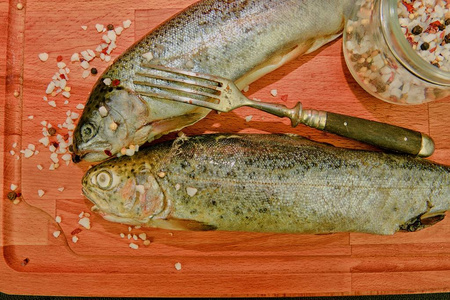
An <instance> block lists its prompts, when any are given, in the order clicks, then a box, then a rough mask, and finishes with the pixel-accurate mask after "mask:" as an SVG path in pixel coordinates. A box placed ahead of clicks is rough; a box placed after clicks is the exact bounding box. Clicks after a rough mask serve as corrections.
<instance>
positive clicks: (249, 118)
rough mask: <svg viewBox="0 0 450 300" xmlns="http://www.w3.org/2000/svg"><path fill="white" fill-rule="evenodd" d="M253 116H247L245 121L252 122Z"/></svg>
mask: <svg viewBox="0 0 450 300" xmlns="http://www.w3.org/2000/svg"><path fill="white" fill-rule="evenodd" d="M252 118H253V116H251V115H250V116H246V117H245V121H246V122H250V121H251V120H252Z"/></svg>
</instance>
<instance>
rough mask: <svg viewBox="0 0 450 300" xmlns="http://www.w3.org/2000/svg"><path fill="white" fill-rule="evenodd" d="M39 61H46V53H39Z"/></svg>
mask: <svg viewBox="0 0 450 300" xmlns="http://www.w3.org/2000/svg"><path fill="white" fill-rule="evenodd" d="M39 59H40V60H41V61H47V59H48V53H39Z"/></svg>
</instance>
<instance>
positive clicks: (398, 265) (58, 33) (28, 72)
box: [0, 0, 450, 297]
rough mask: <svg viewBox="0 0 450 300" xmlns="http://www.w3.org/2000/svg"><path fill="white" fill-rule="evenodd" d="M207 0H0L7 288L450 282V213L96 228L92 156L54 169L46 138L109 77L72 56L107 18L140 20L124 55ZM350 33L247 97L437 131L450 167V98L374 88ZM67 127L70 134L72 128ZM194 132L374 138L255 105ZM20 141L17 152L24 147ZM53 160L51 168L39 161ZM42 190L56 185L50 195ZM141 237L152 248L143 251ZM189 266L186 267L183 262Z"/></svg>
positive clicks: (250, 289)
mask: <svg viewBox="0 0 450 300" xmlns="http://www.w3.org/2000/svg"><path fill="white" fill-rule="evenodd" d="M193 2H194V0H166V1H161V0H146V1H134V0H132V1H119V0H110V1H97V0H96V1H81V0H72V1H62V0H52V1H42V0H39V1H38V0H28V1H25V0H24V1H21V3H22V4H23V8H22V9H18V8H17V6H16V5H17V3H18V2H17V1H16V0H15V1H9V2H8V1H5V0H3V1H0V57H1V59H0V78H1V80H0V90H1V93H2V97H0V99H1V106H0V133H1V135H2V136H1V139H0V144H1V149H2V151H1V153H0V155H1V156H0V164H1V166H0V172H1V177H2V179H3V180H2V181H1V190H2V193H3V200H2V201H1V204H0V224H1V227H0V228H1V229H0V254H1V263H0V274H1V276H0V291H1V292H4V293H15V294H34V295H72V296H151V297H161V296H209V297H211V296H300V295H356V294H358V295H359V294H392V293H420V292H442V291H450V221H449V219H447V220H444V221H443V222H441V223H439V224H437V225H436V226H434V227H431V228H429V229H426V230H423V231H420V232H416V233H408V234H406V233H398V234H395V235H394V236H373V235H367V234H356V233H355V234H353V233H352V234H348V233H342V234H331V235H287V234H258V233H234V232H172V231H166V230H156V229H143V228H129V227H128V226H125V225H120V224H113V223H109V222H107V221H105V220H103V219H102V218H101V217H99V216H98V215H95V214H91V215H90V216H89V219H90V221H91V225H92V227H91V229H90V230H87V229H84V228H82V227H80V226H79V225H78V220H79V215H80V213H83V212H89V211H90V206H91V205H90V204H89V202H88V201H87V200H86V199H84V198H83V196H82V195H81V192H80V187H81V184H80V179H81V176H82V175H83V173H84V172H85V171H86V169H87V168H88V164H86V163H84V164H81V165H74V164H72V163H71V164H69V165H68V166H66V165H65V164H61V166H60V167H59V168H58V169H57V170H54V171H50V170H49V166H50V163H51V161H50V152H49V150H48V148H45V147H44V146H42V145H41V144H39V142H38V140H39V139H40V138H41V137H42V132H41V130H42V125H41V124H40V123H41V121H44V120H45V121H48V122H50V123H52V124H53V125H55V126H56V124H58V123H62V122H64V120H65V119H66V112H67V111H68V110H71V111H74V112H78V113H81V111H80V110H77V109H76V105H77V104H79V103H84V102H85V101H86V99H87V95H88V93H89V91H90V90H91V88H92V86H93V84H94V82H95V80H96V76H89V77H88V78H86V79H83V78H82V77H81V74H82V69H81V68H80V67H79V66H78V65H71V64H70V57H71V55H72V54H73V53H74V52H80V51H83V50H86V49H95V47H96V46H97V45H98V44H99V43H100V42H101V34H99V33H97V31H96V29H95V24H97V23H100V24H104V25H107V24H109V23H112V24H114V25H116V26H118V25H120V24H122V21H125V20H127V19H130V20H131V21H132V25H131V27H130V28H128V29H126V30H124V32H123V33H122V34H121V35H120V37H119V38H118V41H117V45H118V48H117V49H116V50H115V51H114V52H113V54H112V56H113V58H114V57H117V55H119V54H120V53H121V52H122V51H124V50H126V48H127V47H129V46H130V45H131V44H132V43H133V42H134V41H136V40H137V39H139V38H140V37H141V36H142V35H144V34H145V33H146V32H148V31H149V30H150V29H152V28H153V27H155V26H156V25H158V24H159V23H161V22H162V21H163V20H165V19H167V18H168V17H170V16H171V15H173V14H174V13H176V12H178V11H180V10H181V9H183V8H185V7H186V6H188V5H189V4H191V3H193ZM81 26H87V29H86V30H83V29H82V27H81ZM341 43H342V42H341V40H337V41H335V42H333V43H331V44H329V45H327V46H326V47H324V48H322V49H320V50H319V51H316V52H314V53H313V54H311V55H307V56H303V57H300V58H298V59H296V60H294V61H293V62H291V63H289V64H287V65H286V66H284V67H282V68H281V69H279V70H277V71H276V72H274V73H272V74H270V75H268V76H266V77H264V78H262V79H261V80H259V81H258V82H257V83H254V84H252V85H251V87H250V90H249V92H248V93H247V94H248V95H249V96H250V97H254V98H259V99H262V100H265V101H272V102H279V103H285V104H286V105H288V106H293V105H294V104H295V103H296V101H298V100H301V101H302V102H303V105H304V107H307V108H314V109H323V110H328V111H332V112H337V113H343V114H349V115H354V116H359V117H364V118H367V119H371V120H377V121H382V122H387V123H391V124H395V125H400V126H404V127H408V128H412V129H415V130H419V131H422V132H425V133H428V134H430V135H431V136H432V137H433V138H434V140H435V142H436V148H437V149H436V153H435V154H434V155H433V156H432V157H431V158H430V159H431V160H433V161H436V162H439V163H447V164H450V133H449V132H450V130H449V129H448V124H449V122H450V114H449V113H448V112H449V111H450V99H449V98H447V99H444V100H441V101H438V102H434V103H430V104H426V105H419V106H394V105H390V104H387V103H384V102H382V101H380V100H377V99H375V98H373V97H371V96H369V95H368V94H367V93H365V92H364V91H363V90H362V89H361V88H360V87H359V86H358V84H357V83H356V82H355V81H354V80H353V78H352V77H351V75H350V73H349V72H348V70H347V69H346V67H345V62H344V60H343V57H342V50H341ZM41 52H47V53H49V55H50V56H49V59H48V61H47V62H41V61H40V60H39V58H38V54H39V53H41ZM59 55H61V56H62V58H63V61H64V62H66V63H68V64H69V67H70V69H71V73H70V81H69V85H70V86H71V88H72V90H71V97H70V98H69V99H68V100H69V103H67V104H64V101H65V99H64V98H63V97H62V96H61V95H59V96H57V97H54V98H52V99H51V100H54V101H55V103H56V107H55V108H53V107H51V106H50V105H49V104H48V103H47V102H45V101H44V100H43V96H45V89H46V87H47V84H48V83H49V82H50V80H51V77H52V76H53V74H54V72H55V71H57V68H56V59H57V57H58V56H59ZM92 65H93V66H95V67H96V68H97V69H98V70H99V73H101V72H102V71H103V70H104V69H105V68H106V66H107V63H105V62H102V61H100V60H99V59H96V60H94V62H93V63H92ZM97 76H98V75H97ZM273 89H276V90H277V91H278V95H277V96H276V97H274V96H272V95H271V93H270V91H271V90H273ZM15 92H16V93H15ZM3 95H4V97H3ZM16 96H17V97H16ZM286 96H287V97H288V98H287V100H286ZM282 99H284V100H285V101H283V100H282ZM49 100H50V99H49ZM58 130H59V131H58V132H59V133H62V134H64V130H63V129H58ZM184 132H185V133H186V134H189V135H193V134H202V133H210V132H258V133H279V132H289V133H296V134H300V135H303V136H307V137H310V138H312V139H314V140H317V141H322V142H327V143H331V144H334V145H337V146H343V147H349V148H357V149H369V147H367V146H365V145H362V144H360V143H357V142H353V141H349V140H346V139H343V138H339V137H336V136H334V135H331V134H326V133H323V132H319V131H316V130H313V129H309V128H306V127H304V126H299V127H298V128H295V129H293V128H291V127H290V126H289V123H288V121H287V120H280V119H278V118H276V117H273V116H270V115H268V114H265V113H262V112H259V111H255V110H252V109H240V110H237V111H235V112H232V113H227V114H220V115H218V114H215V113H211V114H210V115H209V116H208V117H207V118H206V119H204V120H202V121H201V122H199V123H197V124H196V125H194V126H192V127H190V128H187V129H186V130H184ZM173 136H174V135H171V137H173ZM14 143H17V146H16V148H13V144H14ZM29 144H34V145H36V149H37V150H38V151H40V153H39V154H37V155H34V156H32V157H30V158H25V157H24V156H23V155H22V154H20V152H19V151H20V150H21V149H25V148H27V147H28V145H29ZM11 150H14V151H15V153H16V154H14V155H11V154H10V151H11ZM17 154H19V155H17ZM16 156H18V157H19V159H16ZM39 164H40V165H42V166H43V168H44V169H43V170H42V171H41V170H38V168H37V165H39ZM11 184H15V185H17V186H18V191H20V192H21V194H22V197H21V199H22V201H21V202H20V203H19V204H16V205H15V204H13V203H12V202H11V201H9V200H8V199H7V194H8V192H10V185H11ZM58 188H64V191H62V192H61V191H59V190H58ZM38 190H43V191H44V193H45V194H44V195H43V196H42V197H40V196H39V195H38ZM56 216H60V217H61V219H62V221H61V223H60V224H58V223H56V222H55V221H54V220H55V217H56ZM78 228H80V229H81V232H78V233H77V234H76V236H77V237H78V238H79V240H78V241H77V243H74V242H73V241H72V236H73V233H75V232H74V230H75V231H78ZM55 231H61V235H60V236H59V237H58V238H55V237H54V236H53V233H54V232H55ZM121 233H123V234H124V235H125V238H121V237H120V234H121ZM141 233H145V234H146V236H147V237H148V239H149V240H151V244H150V245H149V246H145V245H143V241H142V240H138V241H134V240H133V239H131V240H128V238H127V235H128V234H131V236H133V235H138V234H141ZM130 242H134V243H136V244H137V245H138V246H139V249H137V250H134V249H131V248H130V247H129V244H130ZM177 263H179V265H177V266H179V267H181V269H180V270H177V269H176V268H175V265H176V264H177Z"/></svg>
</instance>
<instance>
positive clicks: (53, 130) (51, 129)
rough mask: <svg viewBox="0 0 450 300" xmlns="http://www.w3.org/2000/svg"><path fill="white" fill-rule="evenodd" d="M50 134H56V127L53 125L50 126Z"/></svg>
mask: <svg viewBox="0 0 450 300" xmlns="http://www.w3.org/2000/svg"><path fill="white" fill-rule="evenodd" d="M48 134H50V135H55V134H56V129H55V128H53V127H50V128H49V129H48Z"/></svg>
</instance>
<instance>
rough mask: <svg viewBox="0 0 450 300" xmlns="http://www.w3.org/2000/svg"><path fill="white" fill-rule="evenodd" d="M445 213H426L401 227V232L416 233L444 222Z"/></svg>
mask: <svg viewBox="0 0 450 300" xmlns="http://www.w3.org/2000/svg"><path fill="white" fill-rule="evenodd" d="M444 218H445V212H434V213H424V214H422V215H420V216H417V217H414V218H412V219H411V220H409V221H407V222H406V223H405V224H402V225H401V226H400V231H407V232H415V231H419V230H422V229H425V228H427V227H430V226H433V225H434V224H436V223H439V222H440V221H442V220H444Z"/></svg>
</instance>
